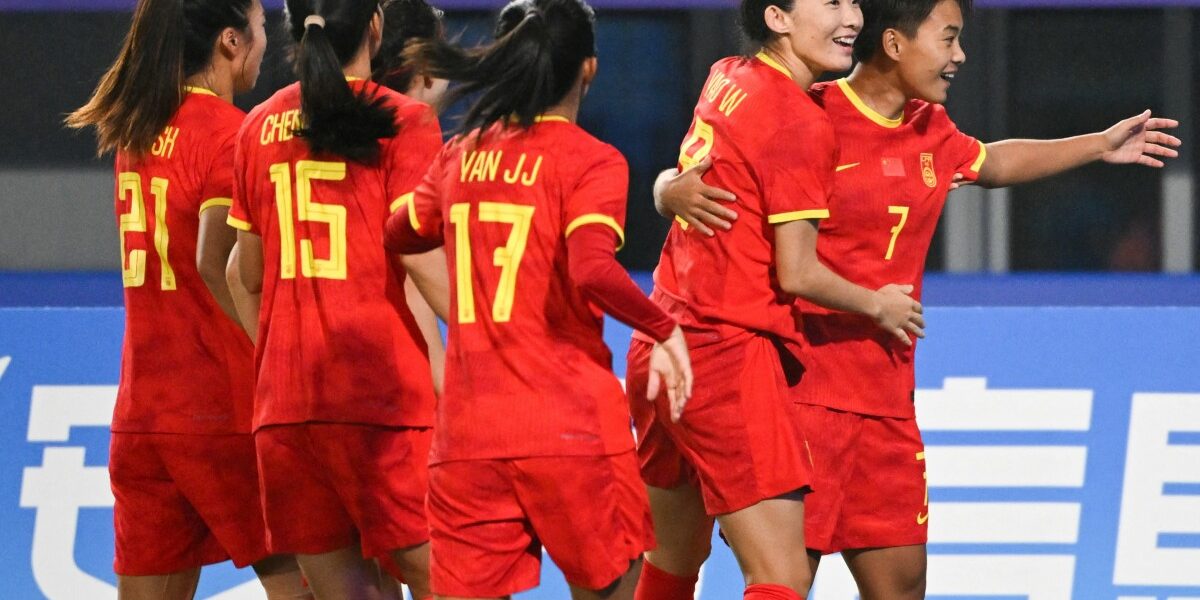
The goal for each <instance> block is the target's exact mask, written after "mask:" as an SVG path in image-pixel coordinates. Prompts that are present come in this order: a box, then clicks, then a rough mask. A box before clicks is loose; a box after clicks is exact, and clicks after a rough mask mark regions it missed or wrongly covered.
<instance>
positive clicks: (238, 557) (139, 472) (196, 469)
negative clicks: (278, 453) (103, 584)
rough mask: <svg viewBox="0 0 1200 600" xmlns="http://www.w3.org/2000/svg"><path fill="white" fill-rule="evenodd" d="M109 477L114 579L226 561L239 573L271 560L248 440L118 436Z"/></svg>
mask: <svg viewBox="0 0 1200 600" xmlns="http://www.w3.org/2000/svg"><path fill="white" fill-rule="evenodd" d="M217 470H219V471H220V477H214V476H213V473H214V472H215V471H217ZM108 472H109V479H110V482H111V484H112V490H113V497H114V498H116V504H115V505H114V506H113V524H114V530H115V537H116V559H115V561H114V564H113V570H114V571H115V572H116V573H118V574H120V575H166V574H168V573H175V572H178V571H182V570H184V569H191V568H194V567H200V566H203V565H208V564H213V563H218V562H222V561H225V560H229V559H230V558H232V559H233V562H234V564H235V565H237V566H238V567H244V566H246V565H249V564H252V563H254V562H257V561H259V560H262V559H263V558H266V557H267V555H268V554H269V553H268V552H267V540H266V531H265V529H264V527H263V517H262V510H261V509H260V507H259V504H258V497H259V488H258V469H257V466H256V465H255V459H254V440H253V438H251V436H250V435H249V434H231V435H186V434H171V433H166V434H161V433H121V432H116V433H113V435H112V442H111V444H110V445H109V461H108Z"/></svg>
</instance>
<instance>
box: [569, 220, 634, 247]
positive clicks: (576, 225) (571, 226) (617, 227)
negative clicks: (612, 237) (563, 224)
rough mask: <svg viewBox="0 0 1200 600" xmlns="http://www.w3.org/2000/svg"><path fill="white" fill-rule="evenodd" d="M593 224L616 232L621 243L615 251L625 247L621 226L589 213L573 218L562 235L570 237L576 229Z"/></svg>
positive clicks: (623, 231) (614, 221)
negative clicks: (607, 227)
mask: <svg viewBox="0 0 1200 600" xmlns="http://www.w3.org/2000/svg"><path fill="white" fill-rule="evenodd" d="M593 223H596V224H598V225H607V226H609V227H611V228H612V230H613V231H615V232H617V238H618V239H620V240H621V243H620V244H617V250H620V249H621V248H624V247H625V230H624V229H621V225H620V224H618V223H617V220H616V219H614V218H612V217H610V216H608V215H602V214H598V213H590V214H586V215H581V216H578V217H575V220H574V221H571V223H570V224H569V225H567V232H566V233H564V234H563V235H564V236H570V235H571V234H572V233H574V231H575V230H576V229H579V228H580V227H583V226H584V225H591V224H593Z"/></svg>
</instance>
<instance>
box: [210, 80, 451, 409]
mask: <svg viewBox="0 0 1200 600" xmlns="http://www.w3.org/2000/svg"><path fill="white" fill-rule="evenodd" d="M350 85H351V87H352V88H353V89H355V90H356V91H357V90H360V89H362V88H363V86H371V88H373V90H374V91H375V93H377V94H379V95H380V96H382V97H383V98H384V99H385V101H386V102H387V103H388V105H390V106H392V107H394V108H395V110H396V126H397V129H398V130H399V134H397V135H396V137H394V138H390V139H382V140H380V141H379V142H380V155H379V162H378V163H377V164H374V165H365V164H360V163H355V162H350V161H347V160H346V159H344V158H342V157H340V156H336V155H332V154H328V153H322V154H314V153H313V152H312V151H311V150H310V149H309V147H308V144H307V143H306V142H305V141H304V139H303V138H300V137H297V136H295V135H294V133H293V132H294V130H295V129H297V128H298V127H300V126H301V123H300V86H299V84H293V85H290V86H288V87H286V88H283V89H282V90H280V91H279V92H277V93H276V94H275V95H274V96H272V97H271V98H270V99H268V100H267V101H266V102H264V103H262V104H260V105H259V106H258V107H256V108H255V109H254V110H253V111H251V112H250V115H249V116H248V117H247V118H246V122H245V125H243V127H242V130H241V132H240V134H239V139H238V146H237V154H238V156H237V159H236V170H235V178H234V202H233V207H232V208H231V209H230V212H229V223H230V225H233V226H234V227H237V228H239V229H242V230H245V231H251V232H253V233H255V234H257V235H259V236H261V237H262V245H263V288H262V303H261V309H260V313H259V325H258V343H257V347H256V349H255V360H256V363H257V367H258V382H257V389H256V390H255V402H254V408H255V414H254V425H255V428H258V427H262V426H264V425H278V424H287V423H302V422H309V421H323V422H338V423H360V424H371V425H384V426H405V427H428V426H430V425H432V421H433V404H434V395H433V379H432V375H431V374H430V369H429V361H428V358H427V348H426V346H425V342H424V338H423V337H421V334H420V332H419V330H418V329H417V326H416V321H415V320H414V319H413V316H412V313H411V312H410V311H409V309H408V305H407V303H406V301H405V297H404V285H403V282H404V275H403V269H400V268H399V267H398V266H396V265H394V264H393V263H392V261H391V260H390V259H389V257H388V256H387V254H386V253H385V252H384V249H383V226H384V223H385V222H386V221H387V217H388V214H389V211H390V210H391V209H394V208H396V207H398V206H400V205H401V204H403V202H404V201H405V199H406V198H407V197H408V195H409V194H411V193H412V191H413V189H414V188H416V186H417V184H418V183H419V182H420V180H421V176H422V174H424V172H425V169H426V167H427V166H428V165H429V161H430V160H432V158H433V156H434V155H435V154H436V153H437V150H438V148H440V147H441V132H440V129H439V127H438V124H437V118H436V117H435V116H434V114H433V111H432V110H431V109H430V108H429V107H428V106H426V105H424V104H422V103H420V102H417V101H415V100H412V99H409V98H407V97H405V96H403V95H401V94H398V93H396V92H394V91H391V90H389V89H387V88H384V87H379V86H376V85H375V84H373V83H369V82H364V81H360V80H355V81H352V82H351V83H350Z"/></svg>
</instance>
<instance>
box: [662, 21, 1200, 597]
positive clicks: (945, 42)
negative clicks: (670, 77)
mask: <svg viewBox="0 0 1200 600" xmlns="http://www.w3.org/2000/svg"><path fill="white" fill-rule="evenodd" d="M964 9H969V1H968V0H866V1H865V2H864V3H863V14H864V18H865V22H866V25H865V28H864V32H863V35H861V36H860V37H859V39H858V41H857V42H856V43H855V48H854V52H855V55H856V57H857V58H858V60H859V61H860V62H859V65H858V67H857V68H856V69H855V70H854V72H853V73H852V74H851V75H850V77H849V78H847V79H842V80H839V81H837V82H833V83H823V84H818V85H817V86H815V87H814V88H813V95H814V97H816V98H818V99H819V101H820V102H821V103H822V104H823V106H824V108H825V111H826V113H827V114H828V115H829V116H830V118H831V119H832V121H833V126H834V130H835V132H836V134H837V138H838V142H839V145H840V147H841V158H840V161H839V163H840V166H839V167H838V175H837V177H836V183H835V185H834V195H833V199H832V200H831V202H830V203H831V212H832V215H831V217H830V218H829V219H827V220H826V221H825V222H824V223H823V224H822V226H821V236H820V240H819V241H818V243H817V253H818V255H819V256H820V259H821V260H822V261H823V262H825V264H827V265H829V267H830V268H831V269H833V270H834V271H836V272H838V273H839V274H841V275H843V276H845V277H847V278H849V279H852V280H854V281H858V282H861V283H863V284H865V285H868V286H869V285H872V284H878V283H880V282H883V281H902V282H909V283H911V284H912V285H913V286H914V287H915V292H914V296H916V297H918V298H919V296H920V289H921V279H922V276H923V267H924V264H925V259H926V255H927V254H928V251H929V245H930V241H931V239H932V237H933V232H934V229H935V227H936V225H937V220H938V217H939V215H940V214H941V210H942V206H943V205H944V203H945V200H946V194H947V192H948V190H949V189H951V188H952V187H953V186H954V185H956V182H957V181H958V180H960V179H962V180H965V181H975V182H978V183H979V184H980V185H984V186H987V187H997V186H1006V185H1013V184H1016V183H1023V182H1027V181H1032V180H1035V179H1039V178H1042V177H1047V176H1050V175H1054V174H1056V173H1060V172H1063V171H1066V170H1068V169H1071V168H1074V167H1077V166H1080V165H1082V164H1085V163H1088V162H1091V161H1094V160H1104V161H1105V162H1109V163H1115V164H1121V163H1138V164H1142V165H1146V166H1150V167H1160V166H1162V162H1161V161H1160V160H1159V159H1158V158H1156V157H1173V156H1176V155H1177V153H1176V152H1175V151H1174V150H1173V149H1172V147H1173V146H1178V145H1179V143H1180V142H1179V140H1178V139H1177V138H1174V137H1172V136H1170V135H1167V134H1165V133H1163V132H1161V131H1158V130H1159V129H1163V128H1171V127H1175V126H1176V125H1177V124H1176V122H1175V121H1172V120H1170V119H1155V118H1151V117H1150V112H1149V111H1146V112H1145V113H1143V114H1141V115H1138V116H1135V117H1131V118H1129V119H1126V120H1124V121H1121V122H1119V123H1117V124H1116V125H1113V126H1112V127H1110V128H1109V129H1107V130H1105V131H1103V132H1099V133H1094V134H1090V135H1084V136H1078V137H1073V138H1067V139H1060V140H1049V141H1036V140H1005V141H1002V142H996V143H991V144H986V145H984V144H982V143H980V142H978V141H976V140H975V139H974V138H972V137H970V136H967V135H966V134H964V133H962V132H960V131H958V129H957V127H955V125H954V123H953V122H952V121H951V120H950V118H949V117H948V116H947V114H946V111H945V109H944V108H943V107H942V106H941V103H942V102H944V101H945V99H946V94H947V90H948V88H949V86H950V83H951V81H952V80H953V79H954V77H955V75H956V74H957V72H958V70H959V67H960V66H961V65H962V64H963V62H964V60H965V59H966V56H965V55H964V53H963V51H962V48H961V46H960V45H959V35H960V33H961V31H962V27H963V19H962V14H963V11H964ZM698 177H699V175H698V173H689V174H685V175H684V176H682V177H681V178H680V179H679V180H678V181H677V182H674V183H668V184H665V185H664V187H663V193H662V203H663V204H664V205H665V207H666V208H668V209H669V210H670V211H671V212H673V213H674V214H678V215H683V216H684V217H685V219H686V220H687V221H688V222H689V223H697V224H699V223H707V224H709V225H711V226H713V227H715V228H717V229H724V228H725V226H727V225H728V224H729V219H730V218H731V217H732V216H735V215H734V213H732V211H730V210H729V209H728V208H726V207H723V206H720V205H717V204H713V203H710V202H711V201H710V200H708V199H707V198H705V196H708V197H709V198H721V197H722V194H723V192H722V191H720V190H714V189H712V188H708V187H707V186H704V184H701V183H700V182H699V179H698ZM664 183H665V181H664ZM726 197H727V196H726ZM799 307H800V309H801V310H802V311H803V313H804V315H803V318H802V321H801V322H802V327H803V330H802V331H803V334H804V337H805V338H806V339H807V341H808V342H809V344H810V345H809V347H808V348H807V352H806V353H805V367H806V371H805V374H804V377H803V378H802V379H801V380H800V382H799V384H798V385H797V386H795V387H794V388H793V389H792V397H793V398H794V399H795V400H796V402H797V403H798V404H799V408H800V414H801V419H802V422H803V424H804V430H805V432H806V433H807V441H808V443H809V447H810V449H811V452H812V457H813V462H814V465H815V478H814V481H815V485H814V487H815V488H816V491H815V492H814V493H813V494H811V495H810V496H809V498H808V506H807V508H808V514H807V523H806V536H807V537H806V541H807V544H808V547H809V548H810V549H811V551H812V552H813V555H814V556H813V564H814V569H815V566H816V561H818V560H819V558H820V555H821V554H828V553H832V552H838V551H841V552H842V554H843V556H844V557H845V559H846V562H847V564H848V565H849V567H850V570H851V572H852V573H853V575H854V577H855V580H856V581H857V582H858V586H859V590H860V592H861V594H862V597H863V598H897V599H906V598H923V597H924V592H925V565H926V553H925V542H926V539H927V527H928V525H927V522H928V519H929V512H928V495H927V493H926V483H925V465H924V445H923V444H922V442H921V435H920V431H919V430H918V429H917V424H916V420H915V418H914V412H913V403H912V394H913V388H914V372H913V362H912V361H913V347H912V346H910V345H906V344H898V343H896V340H893V339H891V338H890V337H889V336H886V335H880V334H879V332H878V331H876V330H875V328H874V327H873V326H872V324H871V323H870V322H869V321H868V320H866V319H864V318H862V317H860V316H857V315H851V314H845V313H840V312H835V311H830V310H827V309H824V308H821V307H819V306H817V305H814V304H812V303H808V302H800V303H799Z"/></svg>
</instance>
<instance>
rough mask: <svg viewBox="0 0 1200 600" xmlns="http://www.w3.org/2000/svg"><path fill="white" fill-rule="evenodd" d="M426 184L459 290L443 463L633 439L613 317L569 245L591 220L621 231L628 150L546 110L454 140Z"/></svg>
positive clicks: (594, 448)
mask: <svg viewBox="0 0 1200 600" xmlns="http://www.w3.org/2000/svg"><path fill="white" fill-rule="evenodd" d="M426 183H427V185H426V186H425V187H423V188H422V191H421V192H419V193H418V201H419V203H418V204H419V205H425V204H429V205H432V206H433V207H435V210H436V211H437V213H438V214H439V215H440V216H439V217H438V218H440V219H442V232H443V234H444V237H445V241H446V252H447V255H448V257H449V266H450V278H451V289H452V294H451V296H452V302H451V307H450V325H449V343H448V347H447V360H446V363H447V364H446V384H445V393H444V395H443V397H442V399H441V404H440V405H439V410H438V424H437V429H436V441H435V445H434V459H433V460H434V461H435V462H436V461H445V460H456V459H464V458H512V457H523V456H539V455H542V456H544V455H554V456H571V455H603V454H613V453H616V452H620V451H624V450H628V449H630V448H631V447H632V438H631V436H630V430H629V413H628V409H627V408H626V407H625V403H624V397H623V394H622V391H621V388H620V385H619V383H618V382H617V379H616V378H615V377H614V375H613V374H612V371H611V362H612V360H611V355H610V353H609V351H608V348H607V347H606V346H605V344H604V340H603V338H602V324H603V321H602V314H601V313H600V311H598V310H597V309H595V308H594V307H593V306H592V305H591V304H590V303H589V302H587V301H586V300H585V299H584V297H583V296H582V295H581V294H580V292H579V290H578V289H577V288H576V287H575V286H574V285H573V284H572V283H571V281H570V278H569V274H568V269H567V251H566V248H567V246H566V236H567V234H568V233H570V232H571V231H573V229H574V228H575V227H578V226H581V225H584V224H590V223H601V224H603V225H607V226H609V227H612V228H614V229H615V230H616V231H617V233H619V234H621V235H623V233H622V227H623V214H624V202H625V195H626V193H627V185H628V168H627V166H626V163H625V160H624V158H623V157H622V156H621V155H620V154H619V153H618V152H617V150H616V149H615V148H613V147H611V146H609V145H607V144H604V143H602V142H600V141H599V140H596V139H595V138H593V137H592V136H590V135H589V134H587V133H586V132H585V131H584V130H582V129H580V128H579V127H578V126H576V125H575V124H573V123H570V122H568V121H567V120H566V119H563V118H561V117H542V118H539V120H538V122H537V123H535V124H534V125H533V126H532V127H531V128H530V129H528V130H522V129H521V128H519V127H516V126H509V127H508V128H504V127H503V126H501V125H494V126H493V127H492V128H490V129H489V130H488V131H487V132H486V133H485V134H484V135H482V136H478V135H476V134H475V133H472V134H467V135H464V136H461V137H459V138H457V139H455V140H453V141H451V142H450V143H449V144H447V145H446V147H445V149H444V150H443V152H442V154H441V155H440V156H439V158H438V160H437V161H435V164H434V166H433V167H432V168H431V170H430V173H429V176H428V177H427V179H426ZM598 190H599V191H598ZM426 194H427V195H428V196H426ZM427 197H429V198H431V199H430V200H429V202H428V203H426V202H425V200H426V199H427ZM614 203H615V204H616V205H619V206H616V207H614V206H613V204H614ZM421 212H423V209H422V210H418V211H417V213H418V214H419V213H421ZM414 218H418V219H419V218H422V217H414ZM415 225H417V228H418V229H419V228H420V224H419V223H417V224H415ZM429 225H430V226H432V224H429Z"/></svg>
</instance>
